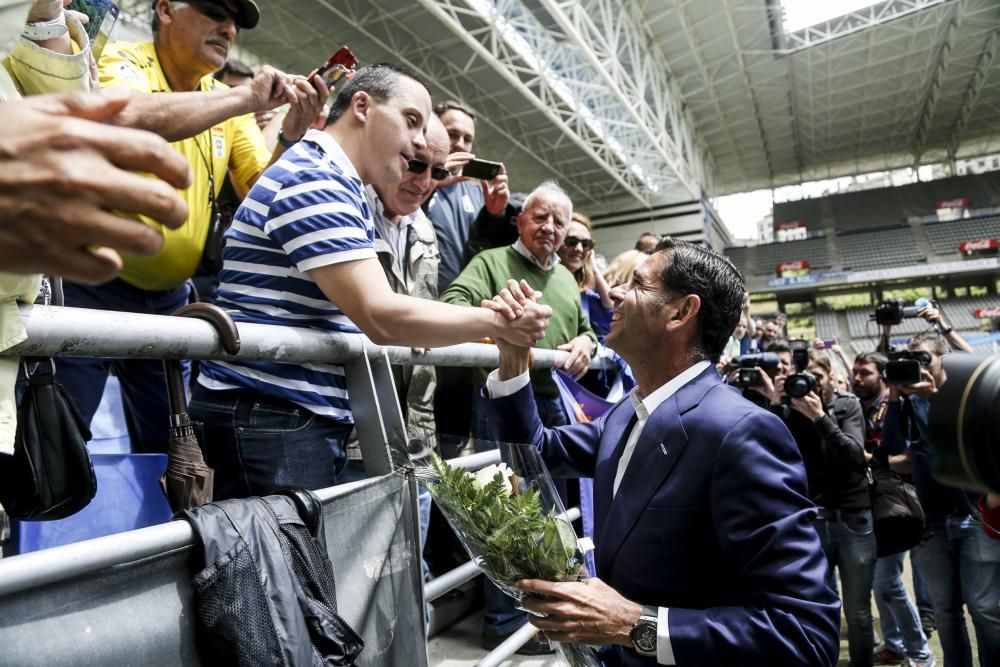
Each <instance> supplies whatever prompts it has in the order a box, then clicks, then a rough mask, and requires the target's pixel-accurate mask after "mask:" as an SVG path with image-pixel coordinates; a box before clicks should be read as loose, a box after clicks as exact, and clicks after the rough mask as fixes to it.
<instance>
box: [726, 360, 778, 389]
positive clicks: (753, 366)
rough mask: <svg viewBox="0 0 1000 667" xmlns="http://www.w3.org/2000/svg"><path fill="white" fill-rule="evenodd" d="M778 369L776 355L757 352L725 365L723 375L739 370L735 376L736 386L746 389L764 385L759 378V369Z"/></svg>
mask: <svg viewBox="0 0 1000 667" xmlns="http://www.w3.org/2000/svg"><path fill="white" fill-rule="evenodd" d="M777 367H778V355H776V354H774V353H773V352H759V353H757V354H744V355H742V356H740V357H736V358H735V359H733V360H732V361H730V362H729V364H727V366H726V368H725V372H724V374H725V375H728V374H729V373H732V372H733V371H734V370H736V369H739V373H737V375H736V386H737V387H742V388H743V389H746V388H748V387H759V386H761V385H763V384H764V381H763V379H762V378H761V376H760V374H761V369H767V370H770V369H773V368H777Z"/></svg>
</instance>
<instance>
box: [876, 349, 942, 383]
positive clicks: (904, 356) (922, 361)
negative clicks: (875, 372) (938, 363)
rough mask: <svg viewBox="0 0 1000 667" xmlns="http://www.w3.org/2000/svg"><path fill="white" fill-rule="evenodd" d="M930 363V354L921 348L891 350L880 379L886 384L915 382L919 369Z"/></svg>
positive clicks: (917, 378) (917, 380)
mask: <svg viewBox="0 0 1000 667" xmlns="http://www.w3.org/2000/svg"><path fill="white" fill-rule="evenodd" d="M930 363H931V357H930V355H929V354H927V353H926V352H923V351H921V350H917V351H913V350H891V351H890V352H889V363H888V364H886V366H885V371H884V372H883V373H882V379H883V380H885V382H886V384H916V383H918V382H920V371H921V370H922V369H924V368H927V366H928V365H929V364H930Z"/></svg>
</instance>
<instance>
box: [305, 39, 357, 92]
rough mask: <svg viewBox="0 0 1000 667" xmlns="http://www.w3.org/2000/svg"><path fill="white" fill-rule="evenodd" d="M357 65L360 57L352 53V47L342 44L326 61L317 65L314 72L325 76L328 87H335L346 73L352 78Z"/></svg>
mask: <svg viewBox="0 0 1000 667" xmlns="http://www.w3.org/2000/svg"><path fill="white" fill-rule="evenodd" d="M357 66H358V59H357V58H356V57H355V56H354V54H353V53H351V49H350V48H349V47H346V46H342V47H340V48H339V49H337V51H336V52H335V53H334V54H333V55H332V56H330V57H329V58H328V59H327V61H326V62H325V63H323V64H322V65H320V66H319V67H317V68H316V71H315V72H314V74H319V75H320V76H321V77H322V78H323V83H325V84H326V87H327V88H333V86H334V85H336V83H337V82H338V81H340V79H341V77H343V76H345V75H346V76H347V78H348V79H349V78H351V76H353V74H354V68H355V67H357ZM309 78H312V76H310V77H309Z"/></svg>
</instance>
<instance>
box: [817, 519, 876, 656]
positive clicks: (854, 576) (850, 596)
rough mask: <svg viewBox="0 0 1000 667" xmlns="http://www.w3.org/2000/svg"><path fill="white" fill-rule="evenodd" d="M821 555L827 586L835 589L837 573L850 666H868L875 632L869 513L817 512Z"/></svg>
mask: <svg viewBox="0 0 1000 667" xmlns="http://www.w3.org/2000/svg"><path fill="white" fill-rule="evenodd" d="M816 532H817V533H819V540H820V544H821V545H822V547H823V553H825V554H826V558H827V560H828V561H829V562H830V568H829V570H828V572H827V577H828V581H827V583H828V584H829V585H830V587H831V588H833V589H834V590H836V582H835V581H834V574H833V570H834V568H837V569H838V570H839V571H840V583H841V597H842V598H843V602H844V616H845V617H846V619H847V644H848V650H849V653H850V663H849V664H850V666H851V667H865V666H868V665H871V664H872V660H873V657H872V654H873V652H874V650H875V630H874V628H873V627H872V610H871V595H872V581H873V579H874V576H875V531H874V522H873V521H872V513H871V512H870V511H863V512H850V513H846V512H839V511H834V510H821V516H820V518H818V519H817V520H816Z"/></svg>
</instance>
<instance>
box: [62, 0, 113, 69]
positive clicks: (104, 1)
mask: <svg viewBox="0 0 1000 667" xmlns="http://www.w3.org/2000/svg"><path fill="white" fill-rule="evenodd" d="M66 9H72V10H73V11H77V12H80V13H81V14H86V15H87V18H88V19H89V21H88V22H87V25H86V28H87V37H88V38H89V39H90V53H91V54H92V55H93V57H94V62H98V61H100V59H101V53H102V52H103V51H104V47H105V46H107V44H108V39H109V38H110V37H111V32H112V31H113V30H114V29H115V26H116V25H117V24H118V17H119V15H120V14H121V10H120V9H119V8H118V5H116V4H115V3H114V2H112V0H73V1H72V2H71V3H69V5H67V7H66Z"/></svg>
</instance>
